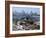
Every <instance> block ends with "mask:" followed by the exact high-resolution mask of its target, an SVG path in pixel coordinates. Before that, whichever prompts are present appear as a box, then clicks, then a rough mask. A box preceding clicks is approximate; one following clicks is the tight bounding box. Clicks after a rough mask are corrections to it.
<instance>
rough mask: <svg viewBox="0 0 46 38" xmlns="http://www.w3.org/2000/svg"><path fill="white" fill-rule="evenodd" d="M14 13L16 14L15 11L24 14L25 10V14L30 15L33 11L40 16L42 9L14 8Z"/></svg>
mask: <svg viewBox="0 0 46 38" xmlns="http://www.w3.org/2000/svg"><path fill="white" fill-rule="evenodd" d="M12 9H13V10H12V11H13V12H14V13H15V11H17V12H19V13H22V11H23V10H24V11H25V13H29V14H30V12H31V11H32V12H33V13H37V14H40V8H30V7H13V8H12Z"/></svg>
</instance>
